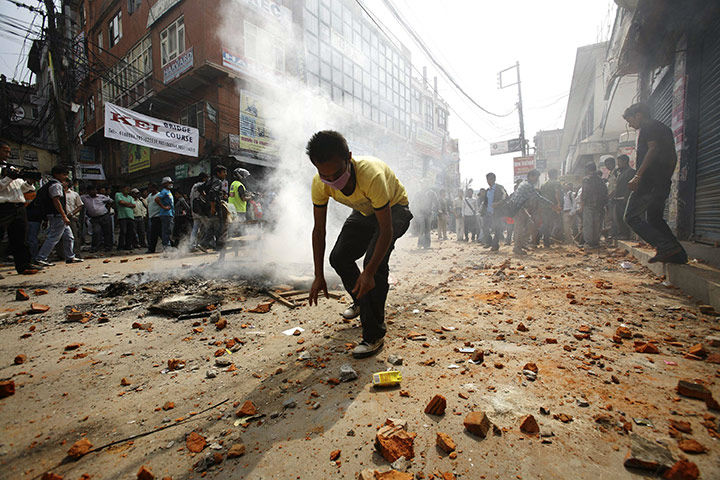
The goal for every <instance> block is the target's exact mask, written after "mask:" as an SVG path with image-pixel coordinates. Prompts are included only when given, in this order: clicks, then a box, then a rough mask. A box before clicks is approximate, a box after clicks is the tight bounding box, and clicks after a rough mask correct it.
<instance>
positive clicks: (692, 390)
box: [677, 380, 712, 400]
mask: <svg viewBox="0 0 720 480" xmlns="http://www.w3.org/2000/svg"><path fill="white" fill-rule="evenodd" d="M677 392H678V393H679V394H680V395H682V396H684V397H690V398H697V399H698V400H705V399H707V398H710V397H712V395H711V394H710V390H708V389H707V388H705V386H703V385H700V384H699V383H694V382H690V381H687V380H680V381H678V385H677Z"/></svg>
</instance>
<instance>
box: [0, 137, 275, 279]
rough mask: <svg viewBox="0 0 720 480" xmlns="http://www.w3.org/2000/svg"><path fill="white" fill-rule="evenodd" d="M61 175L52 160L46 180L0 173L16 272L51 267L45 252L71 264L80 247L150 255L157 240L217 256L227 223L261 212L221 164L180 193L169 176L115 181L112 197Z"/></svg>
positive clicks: (241, 172) (0, 210) (1, 206)
mask: <svg viewBox="0 0 720 480" xmlns="http://www.w3.org/2000/svg"><path fill="white" fill-rule="evenodd" d="M9 153H10V148H9V146H8V145H7V144H5V143H3V144H2V145H0V160H2V161H5V160H6V159H7V158H8V156H9ZM69 173H70V170H69V168H68V167H67V166H64V165H56V166H54V167H53V168H52V170H51V173H50V177H49V178H47V179H45V180H43V181H41V182H35V184H33V182H30V181H27V180H26V179H23V178H9V177H8V178H3V182H5V181H7V185H5V183H3V192H2V193H3V195H0V216H2V218H0V220H3V225H2V226H3V227H4V228H3V232H2V233H3V234H4V231H7V233H8V240H9V249H8V251H7V252H6V255H7V256H12V257H13V260H14V261H15V265H16V270H17V271H18V273H21V274H32V273H36V272H37V271H39V270H40V269H43V268H47V267H51V266H54V263H53V261H52V256H53V254H55V256H56V257H57V258H59V259H61V260H64V261H65V262H66V263H79V262H82V261H83V259H82V258H81V256H80V254H81V251H87V252H89V253H91V254H99V253H109V252H112V251H119V252H130V251H134V250H136V249H140V248H143V249H145V251H146V253H155V252H156V251H157V249H158V243H159V244H160V246H159V248H160V249H162V251H171V250H172V249H175V248H177V247H178V246H180V245H181V244H183V243H185V242H186V241H187V242H188V245H189V249H190V250H193V251H195V250H202V251H205V252H207V251H208V250H210V249H213V250H216V251H220V252H221V255H222V250H223V247H224V246H225V242H226V238H227V235H228V229H229V227H232V233H235V234H239V233H242V228H243V225H244V224H247V223H248V222H249V221H254V220H258V219H260V218H261V217H262V214H261V207H260V206H259V202H258V199H257V198H254V195H253V193H251V192H250V191H249V190H248V189H247V188H246V187H245V185H244V183H243V181H244V179H246V178H247V177H248V176H250V172H248V171H247V170H245V169H243V168H237V169H235V170H234V172H233V176H234V178H233V179H232V181H229V180H228V179H227V177H228V172H227V168H226V167H224V166H223V165H218V166H216V167H215V168H214V169H213V171H212V175H208V174H207V173H201V174H200V175H199V176H198V181H197V182H196V183H195V184H194V185H193V186H192V188H191V190H190V192H188V195H187V196H186V195H185V193H183V192H182V191H180V189H176V188H174V184H173V180H172V178H170V177H164V178H162V180H161V181H160V183H159V184H157V183H152V182H151V183H149V184H148V186H147V187H146V188H142V189H139V188H131V187H130V186H128V185H122V186H119V187H117V188H115V192H114V194H112V193H111V191H110V190H109V189H108V188H107V187H106V186H104V185H98V184H97V183H88V184H86V185H82V186H79V188H78V186H77V185H76V186H75V188H73V185H72V184H71V181H70V180H69ZM5 210H7V212H6V211H5ZM18 232H22V233H21V234H19V233H18Z"/></svg>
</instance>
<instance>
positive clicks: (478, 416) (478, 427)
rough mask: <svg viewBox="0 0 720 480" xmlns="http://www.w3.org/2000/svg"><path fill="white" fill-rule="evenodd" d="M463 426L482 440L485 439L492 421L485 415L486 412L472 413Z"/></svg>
mask: <svg viewBox="0 0 720 480" xmlns="http://www.w3.org/2000/svg"><path fill="white" fill-rule="evenodd" d="M463 425H464V426H465V429H466V430H467V431H468V432H470V433H472V434H473V435H477V436H478V437H482V438H485V436H486V435H487V432H488V430H490V426H491V424H490V419H488V417H487V415H485V412H470V413H469V414H468V415H467V416H466V417H465V420H464V421H463Z"/></svg>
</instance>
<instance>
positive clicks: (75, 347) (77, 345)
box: [65, 343, 80, 352]
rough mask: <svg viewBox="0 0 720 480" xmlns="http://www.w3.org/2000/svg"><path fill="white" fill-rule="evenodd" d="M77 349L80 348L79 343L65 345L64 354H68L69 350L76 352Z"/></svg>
mask: <svg viewBox="0 0 720 480" xmlns="http://www.w3.org/2000/svg"><path fill="white" fill-rule="evenodd" d="M78 348H80V344H79V343H69V344H67V345H65V351H66V352H69V351H71V350H77V349H78Z"/></svg>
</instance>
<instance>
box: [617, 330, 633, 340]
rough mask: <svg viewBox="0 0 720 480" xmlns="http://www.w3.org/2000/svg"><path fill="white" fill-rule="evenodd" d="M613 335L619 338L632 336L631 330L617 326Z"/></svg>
mask: <svg viewBox="0 0 720 480" xmlns="http://www.w3.org/2000/svg"><path fill="white" fill-rule="evenodd" d="M615 335H616V336H618V337H620V338H627V339H631V338H632V332H631V331H630V329H629V328H627V327H618V328H617V330H615Z"/></svg>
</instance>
